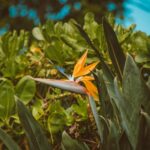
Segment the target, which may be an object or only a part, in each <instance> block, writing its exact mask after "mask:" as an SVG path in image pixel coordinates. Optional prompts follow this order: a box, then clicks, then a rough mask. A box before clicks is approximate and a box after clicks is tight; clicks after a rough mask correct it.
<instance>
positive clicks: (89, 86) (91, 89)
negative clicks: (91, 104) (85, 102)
mask: <svg viewBox="0 0 150 150" xmlns="http://www.w3.org/2000/svg"><path fill="white" fill-rule="evenodd" d="M81 82H83V83H84V84H85V87H86V89H87V90H88V92H89V94H91V95H92V96H93V97H94V99H95V100H96V101H98V91H97V88H96V86H95V85H94V84H93V83H92V82H91V81H87V80H82V81H81Z"/></svg>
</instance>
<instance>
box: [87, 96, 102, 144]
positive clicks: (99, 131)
mask: <svg viewBox="0 0 150 150" xmlns="http://www.w3.org/2000/svg"><path fill="white" fill-rule="evenodd" d="M89 103H90V107H91V110H92V113H93V116H94V119H95V122H96V126H97V129H98V134H99V136H100V142H101V143H103V126H102V122H101V120H100V117H99V115H98V112H97V108H96V104H95V101H94V99H93V97H92V96H89Z"/></svg>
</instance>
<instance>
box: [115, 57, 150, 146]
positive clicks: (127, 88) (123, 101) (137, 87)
mask: <svg viewBox="0 0 150 150" xmlns="http://www.w3.org/2000/svg"><path fill="white" fill-rule="evenodd" d="M114 88H115V94H116V98H115V99H113V100H114V102H115V104H116V106H117V108H118V110H119V113H120V116H121V122H122V127H123V129H124V130H125V132H126V135H127V137H128V139H129V141H130V144H131V145H132V148H133V149H136V147H137V144H138V134H139V130H140V110H141V106H142V107H143V108H144V110H145V111H147V112H149V111H150V110H149V108H150V101H149V98H150V92H149V89H148V87H147V86H146V84H145V83H144V81H143V79H142V78H141V75H140V71H139V69H138V67H137V66H136V64H135V62H134V61H133V58H132V57H131V56H130V55H128V56H127V60H126V64H125V69H124V73H123V87H122V92H121V91H120V89H119V87H118V84H117V81H116V80H115V82H114Z"/></svg>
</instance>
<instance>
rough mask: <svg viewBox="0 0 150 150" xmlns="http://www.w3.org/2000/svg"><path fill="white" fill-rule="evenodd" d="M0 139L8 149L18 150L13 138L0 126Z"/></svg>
mask: <svg viewBox="0 0 150 150" xmlns="http://www.w3.org/2000/svg"><path fill="white" fill-rule="evenodd" d="M0 139H1V141H2V142H3V143H4V144H5V145H6V147H7V148H8V149H9V150H20V148H19V146H18V145H17V144H16V143H15V142H14V140H13V139H12V138H11V137H10V136H9V135H8V134H7V133H5V131H3V130H2V129H1V128H0Z"/></svg>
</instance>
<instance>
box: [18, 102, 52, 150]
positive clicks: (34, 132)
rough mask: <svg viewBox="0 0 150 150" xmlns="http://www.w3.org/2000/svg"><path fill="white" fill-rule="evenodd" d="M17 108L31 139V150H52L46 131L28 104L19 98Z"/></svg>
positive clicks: (27, 134)
mask: <svg viewBox="0 0 150 150" xmlns="http://www.w3.org/2000/svg"><path fill="white" fill-rule="evenodd" d="M17 110H18V115H19V118H20V121H21V124H22V126H23V127H24V129H25V133H26V136H27V138H28V140H29V144H30V149H31V150H50V149H52V148H51V145H50V144H49V142H48V139H47V138H46V136H45V135H44V132H43V130H42V128H41V126H40V125H39V124H38V122H37V121H36V120H35V119H34V118H33V116H32V114H31V113H30V112H29V111H28V110H27V108H26V106H25V105H24V104H23V103H22V102H21V101H20V100H17Z"/></svg>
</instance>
